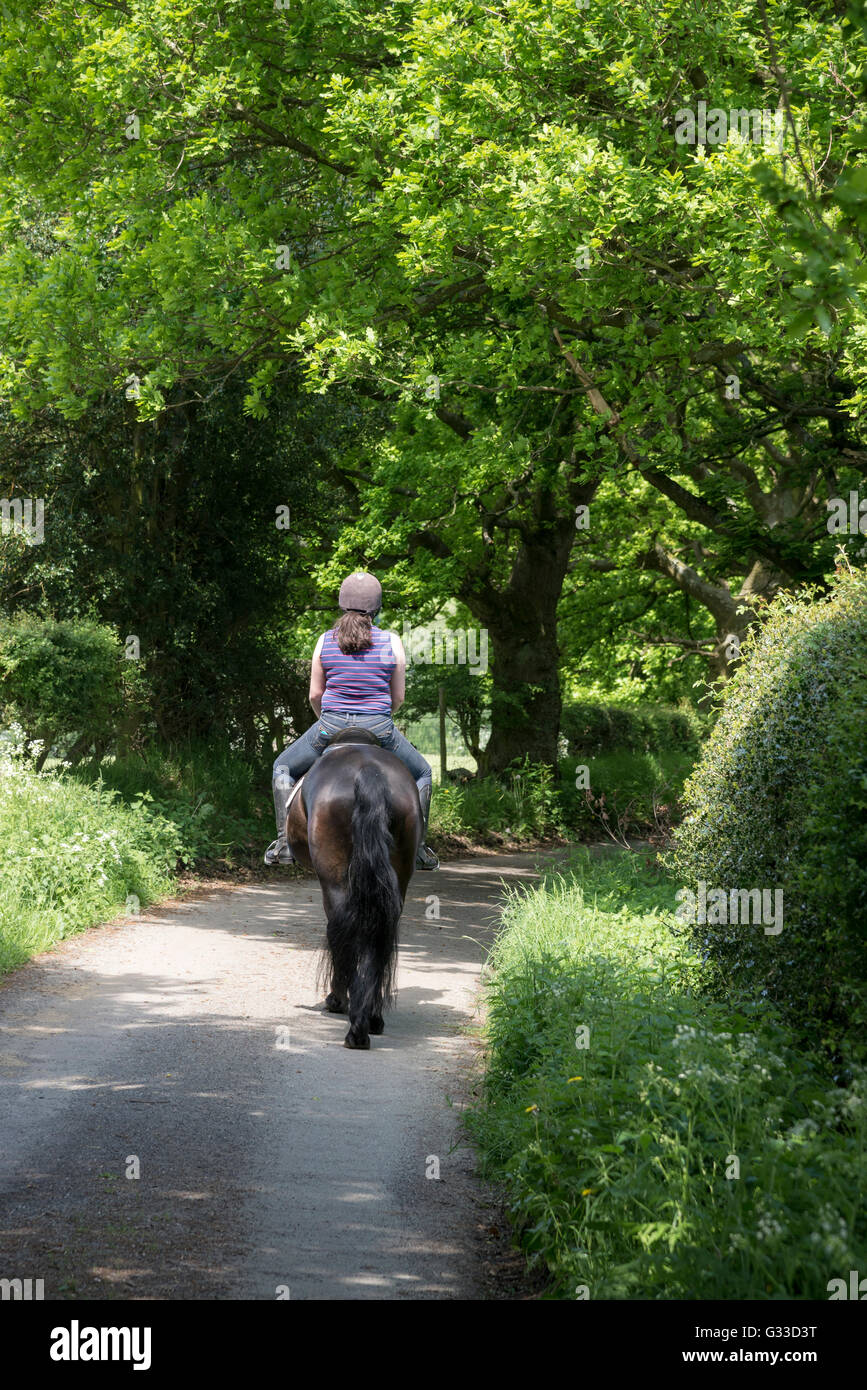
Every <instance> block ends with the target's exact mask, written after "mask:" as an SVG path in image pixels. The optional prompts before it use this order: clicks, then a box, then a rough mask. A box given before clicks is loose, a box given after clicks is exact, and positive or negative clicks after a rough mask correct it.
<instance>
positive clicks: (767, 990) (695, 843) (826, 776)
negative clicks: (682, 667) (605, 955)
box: [672, 572, 867, 1052]
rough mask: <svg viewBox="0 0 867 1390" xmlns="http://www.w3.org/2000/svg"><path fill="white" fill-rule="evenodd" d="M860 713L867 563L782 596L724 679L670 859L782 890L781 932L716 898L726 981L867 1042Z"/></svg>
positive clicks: (709, 938)
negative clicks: (745, 921)
mask: <svg viewBox="0 0 867 1390" xmlns="http://www.w3.org/2000/svg"><path fill="white" fill-rule="evenodd" d="M865 720H867V574H865V573H864V572H857V573H852V574H850V573H847V574H842V575H839V576H838V577H837V578H836V580H835V582H834V585H833V588H832V592H831V593H830V595H828V596H826V597H821V598H820V597H816V596H815V594H808V595H806V596H804V597H798V598H792V597H791V596H788V595H781V596H780V597H778V598H777V599H776V600H775V602H774V603H773V604H772V605H771V606H770V609H769V611H768V616H767V619H766V621H765V622H764V623H763V624H762V625H761V626H760V627H757V628H756V629H754V632H753V634H752V636H751V638H750V639H749V641H748V642H747V644H746V645H745V647H744V649H743V661H742V663H741V665H740V666H739V669H738V670H737V671H736V673H735V674H734V676H733V678H732V679H731V680H730V681H729V683H728V685H727V686H726V687H725V689H724V692H723V694H722V700H721V711H720V716H719V719H718V721H717V724H716V727H715V729H714V731H713V734H712V735H711V738H710V740H709V741H708V744H707V746H706V748H705V750H704V754H703V756H702V758H701V759H700V761H699V763H698V765H697V767H696V769H695V771H694V773H693V775H692V777H691V778H690V779H689V780H688V782H687V785H686V790H685V798H684V800H685V815H684V820H683V824H682V826H681V827H680V829H679V831H678V832H677V834H676V838H675V849H674V853H673V857H672V865H673V867H674V869H675V871H676V872H677V873H678V874H679V875H680V877H681V881H682V882H683V884H684V885H685V886H686V887H687V888H689V889H690V890H691V891H693V892H697V891H698V887H699V884H700V883H701V882H702V881H704V883H705V884H706V885H707V886H708V890H709V888H710V887H711V886H713V887H718V888H721V889H724V890H725V891H726V893H730V892H731V891H732V890H735V889H747V890H749V889H755V888H760V889H767V890H768V891H769V892H775V891H776V890H781V891H782V895H783V896H782V905H783V928H782V931H781V932H780V933H779V934H774V933H773V932H766V931H764V930H763V929H762V928H761V927H756V926H743V925H740V926H739V925H731V924H729V923H727V922H726V921H725V919H724V917H723V912H722V910H720V912H719V913H718V914H716V915H718V916H720V917H721V918H723V920H721V921H719V922H716V921H714V922H713V923H711V924H708V925H702V924H700V923H698V922H696V923H694V925H693V926H692V927H691V928H690V930H691V931H692V932H693V934H694V936H695V938H696V940H699V941H700V942H701V943H702V945H703V947H704V949H705V950H706V951H707V952H708V954H709V956H710V958H711V959H712V960H713V961H714V962H715V963H716V965H717V967H718V984H719V987H724V988H728V989H734V990H735V991H737V992H738V993H739V994H740V995H742V996H744V997H752V998H768V999H771V1000H773V1001H774V1002H775V1003H776V1004H777V1005H779V1007H780V1009H781V1010H782V1011H783V1012H784V1014H785V1016H786V1017H787V1019H788V1020H789V1022H790V1023H791V1024H792V1025H793V1026H794V1027H796V1028H798V1029H799V1030H800V1032H801V1034H802V1036H803V1037H804V1038H806V1037H807V1036H808V1035H809V1036H810V1037H811V1038H812V1037H813V1036H814V1034H815V1030H816V1028H817V1027H818V1028H819V1029H820V1030H821V1033H820V1036H821V1040H822V1042H823V1043H824V1044H825V1045H826V1046H828V1047H830V1048H832V1049H833V1050H834V1051H835V1052H840V1051H845V1050H847V1039H848V1048H850V1049H851V1048H852V1047H857V1049H858V1050H860V1051H863V1050H864V1043H863V1041H861V1040H860V1037H858V1041H857V1043H856V1035H863V1029H864V1024H865V1023H867V949H865V946H867V739H865V737H864V730H865ZM708 915H709V916H710V915H712V914H710V913H709V914H708ZM726 915H727V914H726Z"/></svg>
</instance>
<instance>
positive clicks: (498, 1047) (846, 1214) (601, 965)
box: [468, 854, 867, 1299]
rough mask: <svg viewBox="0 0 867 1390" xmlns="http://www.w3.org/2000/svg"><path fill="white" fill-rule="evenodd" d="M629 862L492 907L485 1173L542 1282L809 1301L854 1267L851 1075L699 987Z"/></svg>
mask: <svg viewBox="0 0 867 1390" xmlns="http://www.w3.org/2000/svg"><path fill="white" fill-rule="evenodd" d="M637 858H638V857H637V856H635V855H632V856H628V855H615V856H614V858H613V860H612V861H611V862H607V863H598V862H597V863H593V862H592V861H591V860H590V858H589V856H587V855H586V854H585V856H584V857H583V859H581V860H579V863H578V867H577V871H576V873H575V874H574V875H572V876H566V877H561V878H556V879H552V880H549V881H548V882H546V883H545V884H544V885H543V886H542V887H541V888H538V889H535V890H533V891H530V892H527V893H525V894H522V895H515V896H514V898H513V899H512V901H511V904H510V906H509V907H508V909H507V911H506V914H505V920H504V928H503V932H502V934H501V936H500V937H499V939H498V941H497V943H496V945H495V948H494V950H493V953H492V957H491V961H490V972H491V979H490V983H489V991H490V1005H489V1011H488V1019H487V1024H486V1031H487V1042H488V1059H487V1061H488V1065H487V1072H486V1077H485V1083H484V1089H483V1096H482V1099H481V1101H480V1102H479V1104H478V1105H477V1107H476V1108H475V1109H474V1110H473V1111H472V1112H471V1114H470V1116H469V1118H468V1123H469V1126H470V1129H471V1132H472V1133H473V1134H474V1136H475V1139H476V1142H477V1144H478V1147H479V1151H480V1155H481V1158H482V1163H483V1169H484V1171H485V1172H486V1173H487V1174H488V1175H489V1176H492V1177H495V1178H497V1179H499V1180H500V1181H501V1182H502V1183H503V1184H504V1186H505V1191H506V1197H507V1203H508V1207H509V1211H510V1214H511V1217H512V1220H513V1223H514V1225H515V1227H516V1229H517V1232H518V1235H519V1239H520V1243H521V1245H522V1247H523V1248H524V1250H525V1251H526V1252H527V1254H528V1256H529V1257H530V1259H531V1261H532V1262H533V1263H535V1264H536V1265H537V1266H541V1267H542V1268H543V1269H544V1270H545V1271H546V1272H547V1274H548V1275H549V1276H550V1283H549V1290H548V1292H549V1295H550V1296H552V1297H557V1298H575V1297H585V1296H589V1297H590V1298H593V1299H610V1298H643V1299H689V1298H701V1299H703V1298H725V1299H748V1298H758V1299H780V1298H797V1299H806V1298H823V1299H826V1298H827V1297H828V1291H827V1286H828V1282H829V1281H830V1280H831V1279H833V1278H838V1277H844V1278H845V1277H848V1271H849V1270H850V1269H857V1268H861V1269H864V1268H867V1213H865V1210H864V1204H863V1201H862V1198H861V1192H862V1185H863V1173H864V1163H865V1148H867V1119H865V1114H867V1107H865V1104H864V1098H865V1092H867V1076H865V1073H864V1072H863V1071H858V1070H856V1072H855V1075H854V1076H853V1077H852V1079H851V1083H850V1085H849V1086H848V1087H847V1088H845V1089H843V1088H840V1087H837V1086H835V1085H834V1084H833V1081H832V1078H831V1077H830V1076H829V1075H827V1074H826V1073H825V1071H824V1070H823V1067H822V1064H821V1063H820V1062H819V1061H817V1060H815V1059H814V1060H811V1059H810V1058H808V1057H807V1056H805V1055H804V1054H803V1053H801V1052H799V1051H798V1050H797V1049H796V1048H795V1047H794V1046H793V1044H792V1037H791V1034H790V1032H789V1031H788V1030H787V1029H786V1028H785V1026H783V1025H782V1024H781V1023H780V1022H779V1021H778V1020H777V1019H776V1018H775V1017H774V1015H773V1013H772V1011H770V1010H769V1009H768V1008H767V1006H765V1008H764V1009H763V1010H761V1011H759V1010H757V1009H754V1008H752V1007H750V1006H747V1007H745V1008H744V1009H742V1010H736V1009H733V1008H731V1007H727V1006H725V1005H723V1004H721V1003H719V1002H716V1001H714V1000H711V999H709V998H707V996H706V995H705V994H704V993H703V987H704V984H705V978H706V974H707V966H706V965H705V964H703V963H702V961H701V959H700V957H699V956H698V955H697V954H696V953H695V952H693V951H692V950H691V949H690V948H689V945H688V943H687V941H686V940H685V939H684V938H683V936H678V935H677V934H676V933H673V932H672V931H671V930H670V923H671V920H672V916H673V914H672V907H673V898H674V887H675V885H674V884H673V883H672V882H670V881H667V880H666V879H665V878H663V877H661V876H660V874H659V870H658V869H657V868H652V869H651V868H647V867H642V866H640V865H639V864H638V863H637ZM660 902H662V903H663V904H664V906H662V907H660V905H659V904H660ZM583 1030H587V1032H586V1034H585V1032H584V1031H583ZM585 1042H586V1043H588V1044H589V1045H587V1046H580V1045H579V1044H581V1043H585ZM736 1173H738V1174H739V1175H738V1176H735V1174H736Z"/></svg>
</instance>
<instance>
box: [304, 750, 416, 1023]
mask: <svg viewBox="0 0 867 1390" xmlns="http://www.w3.org/2000/svg"><path fill="white" fill-rule="evenodd" d="M304 802H305V809H306V821H307V847H308V848H309V854H310V859H311V862H312V864H313V867H314V869H315V870H316V874H317V876H318V878H319V882H320V884H321V886H322V897H323V901H324V904H325V912H326V916H327V918H328V933H327V955H326V958H325V961H324V966H325V970H326V971H327V975H328V984H329V993H328V1000H327V1001H326V1004H327V1007H329V1008H331V1009H332V1010H334V1011H335V1012H343V1011H345V1009H346V1008H347V1007H348V1011H349V1016H350V1030H349V1033H348V1034H347V1037H346V1045H347V1046H348V1047H362V1048H365V1047H369V1045H370V1043H369V1036H368V1035H369V1033H370V1032H373V1033H380V1032H381V1031H382V1026H383V1025H382V1012H383V1009H384V1008H385V1007H386V1006H387V1005H388V1004H389V1003H390V1002H391V1001H392V1000H393V997H394V978H395V970H396V965H397V942H398V923H399V921H400V915H401V912H402V911H403V902H404V897H405V894H406V889H407V885H408V883H409V880H410V877H411V876H412V870H413V866H414V863H415V856H416V852H417V849H418V844H419V839H420V835H421V815H420V808H419V799H418V790H417V788H416V785H415V782H414V781H413V780H412V776H411V774H410V773H409V771H408V769H407V768H406V767H405V766H404V764H403V763H402V762H401V761H400V759H399V758H397V757H396V756H395V755H394V754H393V753H389V752H386V751H385V750H383V749H381V748H379V747H372V746H370V744H369V743H368V742H367V741H365V742H364V743H354V742H353V743H349V742H344V743H343V744H341V745H339V746H338V747H336V748H334V749H333V750H329V751H328V752H327V753H326V754H323V756H322V758H320V760H319V762H318V763H317V764H316V765H315V767H314V768H312V769H311V771H310V772H309V773H308V774H307V777H306V779H305V788H304Z"/></svg>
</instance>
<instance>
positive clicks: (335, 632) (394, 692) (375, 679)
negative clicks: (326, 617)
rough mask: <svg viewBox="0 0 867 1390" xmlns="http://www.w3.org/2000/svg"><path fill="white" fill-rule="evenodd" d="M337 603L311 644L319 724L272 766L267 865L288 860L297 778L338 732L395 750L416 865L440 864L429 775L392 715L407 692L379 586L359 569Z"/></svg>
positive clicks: (312, 686)
mask: <svg viewBox="0 0 867 1390" xmlns="http://www.w3.org/2000/svg"><path fill="white" fill-rule="evenodd" d="M338 604H339V606H340V608H341V610H342V617H341V618H340V620H339V621H338V622H337V623H336V625H335V626H334V627H333V628H331V630H330V631H329V632H324V633H323V634H322V636H321V637H320V638H319V641H318V642H317V643H316V647H315V649H314V652H313V662H312V666H311V670H310V704H311V705H312V707H313V712H314V714H315V715H316V716H317V719H318V722H317V723H316V724H314V725H313V726H312V727H311V728H309V729H308V730H307V732H306V733H305V734H302V735H301V737H300V738H297V739H296V740H295V742H294V743H290V744H289V746H288V748H285V749H284V750H283V752H282V753H281V754H280V756H279V758H278V759H277V760H276V762H275V763H274V781H273V786H274V811H275V813H276V816H277V839H276V840H275V841H274V842H273V844H271V845H269V846H268V848H267V850H266V851H265V863H266V864H291V863H293V862H294V855H293V854H292V850H291V848H290V846H289V845H288V844H287V842H286V808H287V803H288V801H289V794H290V792H291V791H292V788H293V787H294V786H295V783H296V782H297V781H298V779H299V778H300V777H302V776H303V775H304V773H305V772H307V770H308V769H309V768H311V767H312V766H313V764H314V762H315V761H316V759H317V758H318V757H319V756H320V755H321V754H322V753H324V752H325V749H326V748H327V747H328V744H329V742H330V740H331V738H332V737H333V736H334V734H336V733H338V732H339V730H340V729H346V728H352V727H356V726H357V727H359V728H362V729H369V730H370V731H371V733H372V734H374V735H375V736H376V738H378V739H379V742H380V743H381V745H382V747H383V748H386V749H388V751H389V752H390V753H396V754H397V756H398V757H399V758H400V760H401V762H403V763H405V764H406V766H407V767H408V768H409V770H410V772H411V773H412V775H413V777H414V778H415V784H416V786H417V787H418V795H419V800H420V802H421V809H422V815H423V817H424V833H423V835H422V841H421V844H420V846H419V850H418V857H417V859H416V868H417V869H438V868H439V860H438V859H437V857H436V855H435V854H434V852H433V850H431V849H429V848H428V846H427V823H428V816H429V814H430V799H431V789H432V785H433V773H432V772H431V767H430V763H428V762H426V761H425V759H424V758H423V757H422V755H421V753H419V751H418V749H417V748H415V747H414V746H413V745H412V744H411V743H410V742H409V740H408V739H405V738H404V736H403V734H402V733H400V732H399V731H398V730H397V729H396V728H395V727H394V718H393V716H394V715H395V714H396V713H397V711H398V709H399V708H400V706H401V705H402V704H403V701H404V697H405V695H406V653H405V652H404V649H403V643H402V642H401V640H400V638H399V637H398V635H397V633H396V632H382V631H381V630H380V629H379V627H377V626H376V617H377V614H378V613H379V610H380V608H381V607H382V586H381V584H380V583H379V580H378V579H376V578H375V577H374V575H372V574H366V573H364V571H357V572H356V573H355V574H351V575H350V576H349V578H348V579H344V581H343V583H342V584H341V586H340V595H339V597H338Z"/></svg>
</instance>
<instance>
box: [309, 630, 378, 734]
mask: <svg viewBox="0 0 867 1390" xmlns="http://www.w3.org/2000/svg"><path fill="white" fill-rule="evenodd" d="M370 635H371V638H372V639H373V646H372V647H368V648H367V649H366V651H363V652H342V651H341V650H340V648H339V647H338V645H337V642H336V640H335V637H334V630H333V629H332V630H331V631H330V632H326V633H325V636H324V638H323V642H322V650H321V651H320V653H319V658H320V660H321V662H322V669H323V670H324V672H325V694H324V695H323V696H322V712H323V714H324V713H325V712H326V711H327V710H331V711H332V712H333V713H335V714H391V677H392V673H393V672H394V668H395V664H396V663H395V660H394V652H393V651H392V649H391V633H390V632H380V630H379V628H378V627H374V628H372V629H371V634H370Z"/></svg>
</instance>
